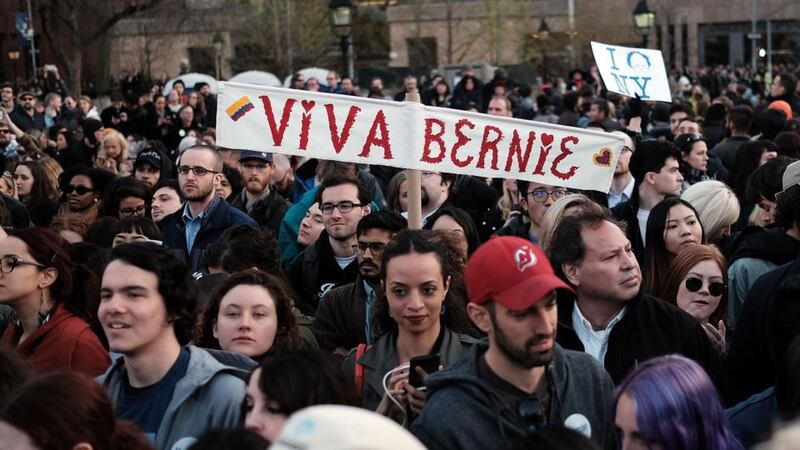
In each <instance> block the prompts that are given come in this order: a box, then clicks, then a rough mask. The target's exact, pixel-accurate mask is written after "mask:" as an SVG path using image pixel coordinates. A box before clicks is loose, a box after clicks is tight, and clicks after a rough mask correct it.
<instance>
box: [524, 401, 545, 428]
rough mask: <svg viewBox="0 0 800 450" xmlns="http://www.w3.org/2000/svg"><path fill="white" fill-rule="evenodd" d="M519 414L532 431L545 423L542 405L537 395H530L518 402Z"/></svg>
mask: <svg viewBox="0 0 800 450" xmlns="http://www.w3.org/2000/svg"><path fill="white" fill-rule="evenodd" d="M517 414H518V415H519V417H520V418H521V419H522V420H523V422H525V425H526V426H527V427H528V431H530V432H534V431H536V430H537V429H538V428H539V427H541V426H542V425H544V415H543V413H542V405H541V403H539V399H537V398H536V397H528V398H525V399H523V400H522V401H520V402H519V403H517Z"/></svg>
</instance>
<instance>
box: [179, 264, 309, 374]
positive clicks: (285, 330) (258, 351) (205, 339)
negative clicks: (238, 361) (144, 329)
mask: <svg viewBox="0 0 800 450" xmlns="http://www.w3.org/2000/svg"><path fill="white" fill-rule="evenodd" d="M194 342H195V344H196V345H198V346H200V347H206V348H215V349H222V350H227V351H231V352H236V353H240V354H242V355H245V356H249V357H250V358H252V359H255V360H260V359H262V358H263V357H264V356H266V355H269V354H272V353H273V352H275V351H278V350H296V349H298V348H300V347H301V345H302V344H301V342H302V341H301V339H300V334H299V331H298V329H297V323H296V321H295V318H294V315H293V314H292V298H291V294H290V291H289V288H288V287H287V286H286V283H285V282H284V281H283V280H281V279H280V278H279V277H277V276H275V275H270V274H268V273H266V272H263V271H261V270H255V269H251V270H246V271H244V272H239V273H237V274H235V275H233V276H231V277H229V278H227V279H226V280H225V281H223V282H222V284H220V285H219V286H218V287H217V289H216V290H215V291H214V293H213V294H212V296H211V298H210V299H209V301H208V303H206V305H205V307H204V308H203V311H202V313H201V314H200V321H199V323H198V325H197V328H196V329H195V336H194Z"/></svg>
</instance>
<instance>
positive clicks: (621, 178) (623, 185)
mask: <svg viewBox="0 0 800 450" xmlns="http://www.w3.org/2000/svg"><path fill="white" fill-rule="evenodd" d="M611 134H613V135H615V136H619V137H621V138H623V139H625V145H623V147H622V153H620V154H619V158H618V159H617V166H616V167H615V168H614V178H613V179H612V180H611V189H610V190H609V191H608V195H607V202H608V203H607V205H608V207H609V208H613V207H615V206H617V205H619V204H620V203H623V202H627V201H628V200H630V199H631V196H632V195H633V186H634V184H636V180H634V179H633V175H631V169H630V163H631V155H633V151H634V150H636V147H634V144H633V139H631V137H630V136H628V135H627V134H625V133H623V132H622V131H613V132H611Z"/></svg>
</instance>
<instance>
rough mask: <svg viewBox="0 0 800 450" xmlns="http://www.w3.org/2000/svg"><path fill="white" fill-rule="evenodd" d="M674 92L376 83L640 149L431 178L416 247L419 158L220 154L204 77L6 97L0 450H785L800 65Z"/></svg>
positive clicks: (687, 77) (682, 84)
mask: <svg viewBox="0 0 800 450" xmlns="http://www.w3.org/2000/svg"><path fill="white" fill-rule="evenodd" d="M51 75H52V76H51V78H55V79H56V80H57V73H56V74H51ZM672 79H673V80H672V81H673V82H674V85H675V89H676V90H675V93H674V94H675V95H674V102H673V103H672V104H664V103H651V102H647V101H643V100H642V99H640V98H639V97H638V96H636V97H633V98H630V97H623V96H621V95H618V94H615V93H613V92H609V91H607V90H605V89H604V88H603V85H602V83H601V82H600V80H598V79H597V78H596V77H595V76H594V75H592V73H591V72H585V71H582V70H575V71H573V72H571V73H570V74H569V75H568V76H567V77H566V78H565V79H564V80H563V81H562V82H556V83H552V84H544V83H543V84H540V85H536V86H528V85H526V84H524V83H519V82H515V81H514V80H512V79H511V78H509V77H508V76H507V74H506V73H505V72H504V71H502V70H498V71H497V72H496V73H495V76H494V78H492V79H491V80H488V81H486V82H484V81H483V80H481V79H480V78H479V77H477V76H476V75H475V73H473V72H472V70H471V69H469V68H466V69H465V70H464V71H463V72H462V73H461V74H460V75H459V76H458V77H457V79H456V80H447V79H445V77H443V76H441V75H437V74H434V75H433V76H431V77H430V78H426V79H425V80H423V81H421V80H419V79H417V78H416V77H414V76H412V75H409V76H407V77H406V78H405V79H404V80H403V86H402V88H401V89H400V90H399V91H398V92H397V93H396V95H394V96H390V95H389V94H390V92H389V91H388V90H385V88H384V86H383V82H382V80H381V79H379V78H376V79H374V80H371V83H370V87H369V90H368V93H367V96H369V97H371V98H380V99H385V100H392V99H394V100H397V101H402V100H404V98H405V95H406V94H407V93H412V92H419V93H420V94H421V98H422V101H423V102H424V103H426V104H429V105H432V106H437V107H445V108H454V109H460V110H465V111H476V112H482V113H486V114H490V115H497V116H504V117H515V118H519V119H521V120H532V121H538V122H546V123H551V124H560V125H566V126H571V127H582V128H586V129H591V130H595V131H597V132H603V133H613V134H615V135H616V136H618V137H619V138H621V139H622V140H624V143H625V144H624V147H623V148H622V150H621V153H620V154H619V156H618V158H617V164H616V168H615V171H614V175H613V180H612V183H611V187H610V190H609V191H608V192H597V191H577V190H575V189H571V188H569V187H567V186H553V185H546V184H542V183H537V182H534V181H529V180H513V179H512V180H499V179H484V178H480V177H476V176H469V175H463V174H450V173H439V172H429V171H423V172H422V173H421V188H422V215H423V227H422V229H421V230H415V229H409V226H408V222H407V213H408V208H409V205H408V202H409V197H408V191H409V186H408V183H409V181H408V178H407V174H406V172H405V171H403V170H401V169H398V168H392V167H380V166H372V167H366V166H359V165H356V164H350V163H343V162H336V161H329V160H315V159H307V158H298V157H289V156H287V155H283V154H273V153H269V152H263V151H254V150H242V149H231V148H222V147H218V146H217V145H216V144H215V141H216V136H215V119H216V108H217V105H216V97H215V96H214V95H213V94H212V93H211V90H210V86H208V85H207V84H204V83H198V84H196V85H194V86H186V85H185V83H183V82H182V81H181V80H177V81H175V83H174V84H173V85H172V87H171V89H169V90H168V91H167V92H164V90H163V86H161V85H159V84H157V83H156V84H153V86H143V85H141V84H138V85H134V84H127V85H125V86H122V89H121V91H120V92H115V93H113V94H112V95H111V97H110V102H111V103H110V105H109V106H107V107H105V108H98V107H97V106H96V100H95V99H92V98H89V97H83V96H82V97H79V98H74V97H71V96H69V95H68V94H67V93H66V92H64V91H63V83H50V84H47V85H44V86H41V87H40V88H39V89H38V90H28V89H17V87H16V86H13V85H11V84H9V83H4V84H2V86H0V89H1V93H2V98H1V99H0V100H1V102H0V150H2V152H1V154H2V156H0V173H2V177H0V223H2V230H3V231H2V232H0V234H1V235H0V447H2V448H14V449H42V450H47V449H64V448H72V449H81V450H90V449H134V450H139V449H159V450H162V449H163V450H169V449H194V450H203V449H227V448H231V449H233V448H236V449H266V448H268V447H269V448H275V449H297V448H307V449H321V448H329V447H330V446H331V443H336V448H374V449H396V448H408V449H415V448H420V449H422V448H428V449H473V448H498V449H501V448H502V449H506V448H508V449H522V448H548V449H567V448H569V449H601V448H602V449H611V448H620V449H645V448H647V449H687V450H690V449H691V450H695V449H696V450H701V449H712V450H725V449H744V448H752V447H754V446H756V445H758V444H761V443H764V442H768V441H770V442H772V445H773V447H769V448H776V449H777V448H787V447H782V446H781V445H782V444H781V443H785V442H787V441H788V442H791V441H792V439H791V438H790V437H787V436H791V435H792V434H791V433H793V432H794V433H796V427H797V424H796V423H795V420H796V419H797V418H798V417H799V416H800V394H798V393H800V338H799V337H798V336H799V335H800V326H799V325H798V323H800V309H798V306H797V305H798V303H797V302H796V299H797V298H798V292H799V290H800V118H798V114H800V86H798V81H797V74H796V73H795V68H794V67H789V66H786V67H780V71H779V72H777V73H776V74H775V76H774V77H773V76H771V75H769V74H763V73H754V72H750V71H748V70H746V69H741V68H714V69H703V70H700V71H697V72H694V73H684V74H673V75H672ZM451 85H452V89H451ZM290 87H291V88H292V89H303V90H308V91H326V92H331V93H336V94H341V95H360V91H359V89H358V88H357V86H356V84H355V83H354V82H353V80H350V79H348V78H344V79H340V78H339V76H338V75H337V74H336V73H335V72H331V73H330V74H329V75H328V77H327V78H326V80H324V81H322V80H318V79H316V78H308V79H306V78H304V77H303V76H302V75H301V74H296V75H295V76H293V77H292V79H291V86H290ZM793 430H794V431H793ZM3 442H6V443H11V445H10V446H6V447H3V444H2V443H3Z"/></svg>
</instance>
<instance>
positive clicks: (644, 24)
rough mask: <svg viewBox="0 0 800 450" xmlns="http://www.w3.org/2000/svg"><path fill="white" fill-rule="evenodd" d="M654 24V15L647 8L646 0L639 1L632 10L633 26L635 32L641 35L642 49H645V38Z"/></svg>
mask: <svg viewBox="0 0 800 450" xmlns="http://www.w3.org/2000/svg"><path fill="white" fill-rule="evenodd" d="M655 22H656V13H655V12H654V11H652V10H650V7H648V6H647V0H639V3H637V4H636V8H634V9H633V24H634V25H635V26H636V31H637V32H638V33H639V34H641V35H642V48H647V38H648V35H649V34H650V29H651V28H653V24H654V23H655Z"/></svg>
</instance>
